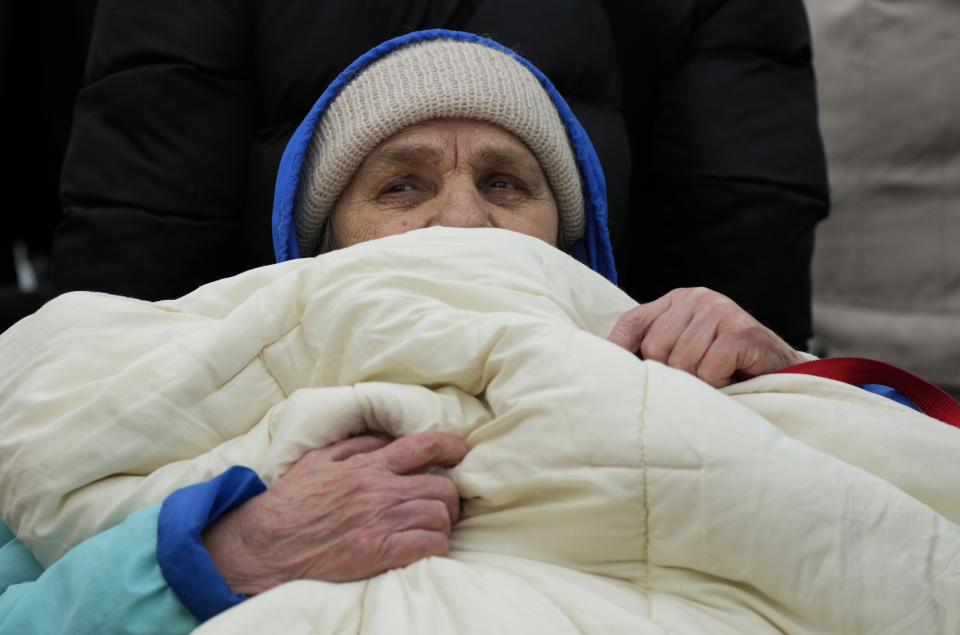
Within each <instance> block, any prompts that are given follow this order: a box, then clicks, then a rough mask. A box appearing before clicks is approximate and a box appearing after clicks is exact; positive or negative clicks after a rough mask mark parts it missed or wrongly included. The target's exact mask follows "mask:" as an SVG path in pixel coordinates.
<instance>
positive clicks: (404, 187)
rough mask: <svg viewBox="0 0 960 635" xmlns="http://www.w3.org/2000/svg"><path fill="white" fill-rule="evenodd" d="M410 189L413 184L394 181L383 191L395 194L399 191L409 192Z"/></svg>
mask: <svg viewBox="0 0 960 635" xmlns="http://www.w3.org/2000/svg"><path fill="white" fill-rule="evenodd" d="M412 189H413V186H412V185H410V184H409V183H394V184H393V185H391V186H389V187H388V188H387V189H386V190H384V192H385V193H387V194H396V193H399V192H409V191H410V190H412Z"/></svg>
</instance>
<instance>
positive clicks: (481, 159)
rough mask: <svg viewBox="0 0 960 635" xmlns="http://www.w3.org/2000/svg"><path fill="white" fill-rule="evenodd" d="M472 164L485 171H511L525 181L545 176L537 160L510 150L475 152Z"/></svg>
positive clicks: (489, 148)
mask: <svg viewBox="0 0 960 635" xmlns="http://www.w3.org/2000/svg"><path fill="white" fill-rule="evenodd" d="M472 162H473V164H474V165H475V166H477V167H482V168H486V169H497V168H504V169H507V168H509V169H511V170H513V171H516V172H518V173H519V175H520V176H522V177H524V178H527V179H536V178H539V179H543V180H546V175H545V174H544V173H543V169H542V168H541V167H540V163H539V162H538V161H537V159H536V158H535V157H534V156H533V155H531V154H527V153H520V152H519V151H516V150H513V149H512V148H508V149H504V148H499V147H492V146H488V147H484V148H480V149H478V150H477V152H476V154H474V156H473V161H472Z"/></svg>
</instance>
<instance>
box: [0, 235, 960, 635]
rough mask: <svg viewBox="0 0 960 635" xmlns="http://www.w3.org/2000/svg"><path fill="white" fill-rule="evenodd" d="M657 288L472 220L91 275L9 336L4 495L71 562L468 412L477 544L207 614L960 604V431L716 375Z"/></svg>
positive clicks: (288, 620)
mask: <svg viewBox="0 0 960 635" xmlns="http://www.w3.org/2000/svg"><path fill="white" fill-rule="evenodd" d="M632 306H634V303H633V301H632V300H630V299H629V298H628V297H626V296H625V295H623V294H622V293H621V292H620V291H618V290H617V289H616V288H614V287H613V286H612V285H610V284H609V283H607V282H606V281H604V280H603V279H602V278H601V277H599V276H598V275H596V274H595V273H593V272H591V271H589V270H588V269H586V268H584V267H583V266H581V265H580V264H578V263H576V262H575V261H573V260H572V259H570V258H569V257H568V256H566V255H564V254H562V253H560V252H559V251H557V250H555V249H553V248H551V247H549V246H547V245H545V244H543V243H541V242H539V241H537V240H536V239H532V238H529V237H526V236H522V235H520V234H514V233H511V232H505V231H500V230H461V229H445V228H436V229H429V230H423V231H417V232H412V233H410V234H405V235H403V236H397V237H392V238H388V239H383V240H378V241H374V242H371V243H364V244H361V245H357V246H355V247H352V248H349V249H344V250H340V251H336V252H333V253H330V254H327V255H324V256H322V257H319V258H316V259H304V260H298V261H294V262H290V263H285V264H281V265H275V266H272V267H265V268H262V269H258V270H255V271H251V272H248V273H245V274H242V275H240V276H237V277H235V278H231V279H228V280H222V281H219V282H216V283H213V284H210V285H207V286H205V287H202V288H201V289H199V290H198V291H196V292H194V293H192V294H191V295H189V296H186V297H185V298H181V299H179V300H174V301H168V302H159V303H152V304H151V303H144V302H138V301H135V300H130V299H125V298H117V297H111V296H104V295H96V294H83V293H80V294H68V295H66V296H63V297H61V298H59V299H57V300H55V301H53V302H52V303H50V304H48V305H47V306H46V307H44V308H43V309H42V310H41V311H40V312H38V313H37V314H36V315H34V316H32V317H30V318H28V319H26V320H24V321H22V322H21V323H19V324H18V325H16V326H15V327H13V328H12V329H10V330H9V331H8V332H7V333H5V334H4V335H3V336H2V337H0V376H3V377H4V378H5V383H4V385H3V387H2V389H0V515H2V516H3V518H4V519H5V520H6V521H7V522H8V524H9V525H10V526H11V527H12V528H13V529H14V531H15V532H16V533H17V535H18V536H19V537H20V538H21V539H23V540H24V542H25V543H26V544H27V545H28V546H29V547H30V548H31V549H32V550H33V551H34V552H35V553H36V554H37V555H38V557H39V558H40V559H41V561H42V562H44V563H45V564H49V563H50V562H52V561H54V560H56V559H57V558H58V557H59V556H60V555H62V554H63V553H64V552H65V551H66V550H67V549H69V548H70V547H71V546H72V545H74V544H76V543H77V542H79V541H81V540H83V539H84V538H86V537H87V536H90V535H92V534H94V533H96V532H98V531H101V530H103V529H104V528H106V527H109V526H111V525H113V524H115V523H117V522H119V521H120V520H121V519H122V518H123V517H124V516H125V515H126V514H128V513H129V512H131V511H133V510H134V509H137V508H139V507H142V506H144V505H146V504H149V503H151V502H154V501H159V500H162V499H163V498H164V497H165V496H166V495H167V494H168V493H170V492H171V491H173V490H174V489H176V488H178V487H180V486H182V485H185V484H188V483H193V482H197V481H200V480H204V479H207V478H210V477H212V476H214V475H216V474H218V473H219V472H220V471H222V470H223V469H224V468H225V467H226V466H228V465H232V464H243V465H248V466H250V467H252V468H254V469H255V470H257V471H258V473H260V474H261V476H262V477H263V478H264V480H265V481H266V482H267V483H268V484H269V483H270V482H272V481H273V480H274V479H275V478H276V477H277V476H278V475H280V474H282V473H283V472H284V471H285V470H286V469H288V468H289V466H290V465H291V464H292V463H293V462H294V461H295V460H296V459H297V458H298V457H299V456H300V455H301V454H302V453H303V452H304V451H305V450H306V449H308V448H311V447H317V446H322V445H325V444H328V443H330V442H332V441H335V440H338V439H342V438H345V437H346V436H349V435H352V434H357V433H359V432H362V431H364V430H378V431H383V432H386V433H388V434H391V435H394V436H402V435H406V434H411V433H414V432H418V431H421V430H427V429H441V430H447V431H451V432H454V433H457V434H460V435H461V436H463V437H464V438H465V439H466V440H467V443H468V445H469V446H470V448H471V449H470V452H469V453H468V454H467V457H466V458H465V459H464V461H463V462H462V463H461V465H459V466H458V467H456V468H454V469H453V470H451V472H450V473H451V475H452V477H453V478H454V479H455V481H456V483H457V485H458V487H459V489H460V492H461V495H462V496H463V497H464V498H465V504H464V516H463V520H461V522H460V523H459V524H458V525H457V527H456V528H455V531H454V534H453V537H452V546H453V552H452V553H451V555H450V557H448V558H430V559H427V560H424V561H421V562H418V563H415V564H414V565H411V566H410V567H407V568H405V569H403V570H398V571H391V572H388V573H386V574H383V575H381V576H377V577H375V578H373V579H371V580H369V581H366V582H361V583H354V584H347V585H333V584H326V583H321V582H310V581H302V582H297V583H294V584H288V585H284V586H282V587H278V588H277V589H275V590H273V591H271V592H269V593H266V594H263V595H261V596H258V597H257V598H254V599H253V600H250V601H247V602H245V603H244V604H242V605H241V606H240V607H237V608H236V609H233V610H231V611H228V612H227V613H225V614H223V615H221V616H219V617H218V618H216V619H214V620H212V621H211V622H209V623H207V624H206V625H205V626H204V627H203V628H202V629H201V630H203V631H205V632H251V633H252V632H263V628H261V627H258V626H257V625H258V624H259V625H261V626H263V625H264V624H270V625H271V626H270V630H271V631H275V632H291V633H292V632H323V633H327V632H364V633H381V632H390V633H423V632H461V633H472V632H476V633H489V632H533V631H534V630H536V631H538V632H545V631H549V632H554V633H564V632H571V633H573V632H586V633H597V634H599V633H611V632H624V633H627V632H629V633H641V632H666V631H680V632H709V633H717V632H731V633H734V632H738V633H743V632H751V633H752V632H767V631H775V630H776V629H782V630H786V631H789V632H844V633H854V632H874V631H880V630H883V629H884V628H886V629H890V632H898V631H902V632H958V631H960V615H958V612H957V609H956V607H955V600H954V599H953V598H955V597H960V528H958V525H957V523H960V503H958V502H957V500H956V497H955V496H954V493H955V492H956V491H957V490H958V486H960V467H958V465H960V462H958V461H955V460H950V457H956V456H958V455H960V433H958V431H957V430H954V429H952V428H949V427H947V426H945V425H943V424H941V423H939V422H935V421H933V420H930V419H928V418H927V417H925V416H923V415H921V414H918V413H916V412H913V411H910V410H908V409H906V408H903V407H901V406H899V405H897V404H893V403H892V402H888V401H887V400H884V399H883V398H880V397H876V396H871V395H867V394H865V393H863V392H862V391H860V390H859V389H856V388H852V387H848V386H844V385H841V384H838V383H836V382H831V381H829V380H822V379H817V378H809V377H799V376H790V375H781V376H769V377H760V378H757V379H754V380H751V381H749V382H744V383H742V384H738V385H736V386H734V387H731V388H729V389H727V390H726V391H725V392H726V394H724V393H723V392H720V391H716V390H713V389H711V388H710V387H708V386H706V385H705V384H703V383H701V382H699V381H698V380H696V379H695V378H693V377H690V376H688V375H686V374H684V373H681V372H679V371H675V370H672V369H669V368H666V367H664V366H661V365H659V364H656V363H650V362H643V361H640V360H638V359H636V358H635V357H634V356H632V355H630V354H628V353H627V352H625V351H623V350H621V349H619V348H617V347H615V346H613V345H612V344H610V343H608V342H606V341H605V340H604V339H603V337H604V336H605V335H606V334H607V333H608V332H609V330H610V328H611V327H612V325H613V323H614V322H615V321H616V319H617V317H618V316H619V315H620V314H621V313H622V312H623V311H625V310H627V309H629V308H630V307H632ZM278 616H282V617H278ZM281 624H282V625H283V628H285V629H286V631H283V629H281V631H277V630H276V629H277V628H279V627H280V626H279V625H281ZM431 624H432V625H433V626H429V627H428V626H427V625H431ZM900 626H902V627H903V628H898V627H900Z"/></svg>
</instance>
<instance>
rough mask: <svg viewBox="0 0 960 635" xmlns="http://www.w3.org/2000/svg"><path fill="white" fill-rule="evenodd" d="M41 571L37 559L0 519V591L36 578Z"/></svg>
mask: <svg viewBox="0 0 960 635" xmlns="http://www.w3.org/2000/svg"><path fill="white" fill-rule="evenodd" d="M41 573H43V567H41V566H40V563H39V562H37V559H36V558H34V557H33V554H32V553H30V550H29V549H27V547H26V546H25V545H24V544H23V543H22V542H20V541H19V540H17V537H16V536H14V535H13V532H12V531H10V528H9V527H7V524H6V523H5V522H3V520H2V519H0V593H3V590H4V589H6V588H7V587H8V586H11V585H14V584H19V583H21V582H30V581H32V580H36V579H37V578H39V577H40V574H41ZM0 598H2V596H0Z"/></svg>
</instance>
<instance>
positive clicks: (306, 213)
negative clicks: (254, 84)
mask: <svg viewBox="0 0 960 635" xmlns="http://www.w3.org/2000/svg"><path fill="white" fill-rule="evenodd" d="M454 117H456V118H467V119H480V120H483V121H488V122H490V123H493V124H496V125H498V126H501V127H502V128H504V129H506V130H508V131H509V132H511V133H513V134H514V135H515V136H516V137H517V138H519V139H520V140H521V141H523V142H524V143H525V144H526V145H527V147H528V148H529V149H530V151H531V152H532V153H533V155H534V156H535V157H536V158H537V160H538V161H539V163H540V166H541V167H542V168H543V171H544V174H545V175H546V177H547V180H548V182H549V183H550V188H551V190H552V192H553V195H554V198H555V199H556V202H557V208H558V210H559V215H560V218H559V221H560V240H561V242H562V244H560V247H561V248H562V249H566V248H567V247H569V245H571V244H572V243H573V242H575V241H576V240H578V239H580V238H581V237H582V236H583V232H584V200H583V194H582V192H581V186H580V175H579V172H578V171H577V163H576V160H575V158H574V155H573V150H572V149H571V146H570V141H569V139H568V137H567V132H566V128H565V127H564V124H563V122H562V121H561V120H560V116H559V114H558V113H557V109H556V107H555V106H554V104H553V101H552V100H551V98H550V96H549V95H548V94H547V92H546V90H545V89H544V87H543V86H542V85H541V84H540V82H539V80H538V79H537V78H536V77H535V76H534V75H533V73H531V72H530V70H528V69H527V68H526V67H525V66H524V65H523V64H521V63H520V62H519V61H517V60H516V59H514V58H513V57H511V56H510V55H509V54H507V53H505V52H503V51H500V50H497V49H494V48H491V47H489V46H485V45H484V44H480V43H477V42H469V41H463V40H455V39H444V38H440V39H432V40H425V41H419V42H414V43H411V44H408V45H405V46H402V47H401V48H398V49H396V50H394V51H391V52H390V53H388V54H387V55H385V56H384V57H381V58H379V59H377V60H376V61H374V62H373V63H372V64H371V65H370V66H368V67H367V68H366V69H364V70H363V71H361V72H360V73H359V74H358V75H357V76H356V77H354V78H353V80H352V81H350V82H349V83H347V84H346V85H345V86H344V87H343V89H342V91H341V92H340V93H339V94H338V95H337V96H336V98H335V99H334V100H333V101H332V102H331V103H330V105H329V107H328V108H327V109H326V111H325V112H324V113H323V115H322V116H321V118H320V120H319V123H318V124H317V126H316V129H315V130H314V132H313V136H312V137H311V139H310V142H309V144H308V147H307V152H306V156H305V157H304V161H303V167H302V171H301V173H300V174H301V178H300V185H299V189H298V191H297V195H296V206H295V212H294V215H295V218H296V229H297V242H298V244H299V247H300V253H301V254H302V255H304V256H308V255H314V254H316V253H318V251H320V247H321V245H322V238H323V232H324V228H325V226H326V221H327V218H328V217H329V215H330V213H331V211H332V210H333V207H334V205H335V204H336V202H337V199H338V198H339V197H340V194H341V193H342V192H343V190H344V189H345V188H346V187H347V185H348V184H349V183H350V179H351V178H352V177H353V174H354V173H355V172H356V171H357V169H358V168H359V167H360V165H361V164H362V163H363V160H364V159H365V158H366V156H367V155H368V154H369V153H370V152H371V151H372V150H373V149H374V148H376V147H377V146H378V145H379V144H380V143H381V142H383V141H384V140H386V139H387V138H388V137H390V136H392V135H394V134H396V133H397V132H399V131H401V130H403V129H404V128H407V127H409V126H411V125H413V124H416V123H420V122H422V121H427V120H430V119H438V118H454Z"/></svg>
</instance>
